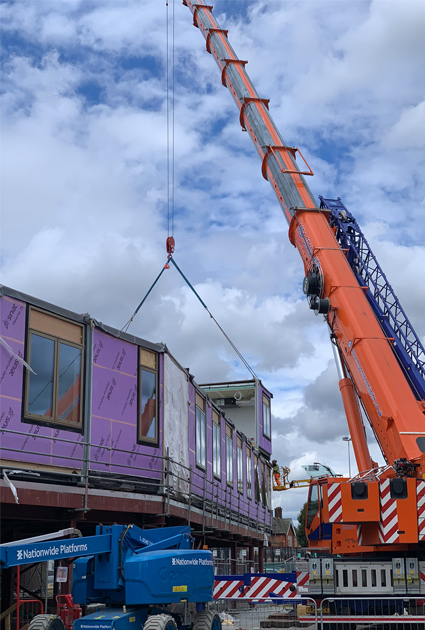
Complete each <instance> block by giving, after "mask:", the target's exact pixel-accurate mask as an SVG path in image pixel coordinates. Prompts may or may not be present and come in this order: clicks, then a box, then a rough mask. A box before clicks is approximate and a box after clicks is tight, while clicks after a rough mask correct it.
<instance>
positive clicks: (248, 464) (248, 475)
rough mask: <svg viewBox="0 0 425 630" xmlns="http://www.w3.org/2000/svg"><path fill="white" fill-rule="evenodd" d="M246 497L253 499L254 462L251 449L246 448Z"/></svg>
mask: <svg viewBox="0 0 425 630" xmlns="http://www.w3.org/2000/svg"><path fill="white" fill-rule="evenodd" d="M246 495H247V497H248V499H252V460H251V449H250V448H248V446H247V447H246Z"/></svg>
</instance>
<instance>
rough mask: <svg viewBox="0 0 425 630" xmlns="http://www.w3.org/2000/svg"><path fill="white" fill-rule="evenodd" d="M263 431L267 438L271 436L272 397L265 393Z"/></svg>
mask: <svg viewBox="0 0 425 630" xmlns="http://www.w3.org/2000/svg"><path fill="white" fill-rule="evenodd" d="M263 433H264V436H265V437H267V438H269V439H270V438H271V435H272V430H271V419H270V398H269V397H268V396H266V395H265V394H263Z"/></svg>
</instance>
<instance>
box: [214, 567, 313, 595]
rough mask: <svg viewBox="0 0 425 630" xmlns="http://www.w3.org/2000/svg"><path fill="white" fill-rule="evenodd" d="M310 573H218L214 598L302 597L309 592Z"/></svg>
mask: <svg viewBox="0 0 425 630" xmlns="http://www.w3.org/2000/svg"><path fill="white" fill-rule="evenodd" d="M308 578H309V574H308V573H307V572H298V573H296V572H292V573H245V574H244V575H216V577H215V582H214V595H213V596H214V599H220V600H223V599H228V600H238V601H240V600H245V601H251V602H252V601H277V600H281V599H295V598H297V597H298V598H300V597H301V596H303V595H304V593H305V595H306V596H308V593H307V583H308Z"/></svg>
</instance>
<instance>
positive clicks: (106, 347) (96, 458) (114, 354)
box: [90, 329, 162, 479]
mask: <svg viewBox="0 0 425 630" xmlns="http://www.w3.org/2000/svg"><path fill="white" fill-rule="evenodd" d="M90 441H91V443H92V444H93V446H92V448H91V454H90V459H91V460H92V463H91V465H90V467H91V469H92V470H98V471H104V472H113V473H118V474H123V475H131V474H133V475H134V474H137V475H138V476H144V477H153V478H157V479H159V478H160V477H161V475H160V474H158V473H159V471H161V468H162V460H161V459H159V458H158V455H160V454H161V444H160V447H159V448H154V447H152V446H145V445H142V444H138V443H137V346H134V345H132V344H131V343H129V342H127V341H124V340H122V339H118V338H116V337H112V336H111V335H108V334H106V333H105V332H103V331H101V330H99V329H95V331H94V335H93V391H92V417H91V440H90ZM111 449H112V450H111ZM115 449H119V450H115ZM121 451H124V452H121ZM141 469H142V470H141Z"/></svg>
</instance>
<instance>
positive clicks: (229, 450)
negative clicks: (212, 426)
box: [226, 422, 234, 488]
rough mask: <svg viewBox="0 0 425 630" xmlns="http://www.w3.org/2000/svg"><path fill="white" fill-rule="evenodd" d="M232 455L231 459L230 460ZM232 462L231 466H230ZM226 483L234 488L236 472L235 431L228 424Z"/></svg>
mask: <svg viewBox="0 0 425 630" xmlns="http://www.w3.org/2000/svg"><path fill="white" fill-rule="evenodd" d="M229 454H230V458H229ZM229 461H230V466H229ZM226 483H227V485H228V486H231V487H232V488H233V483H234V471H233V429H232V427H231V426H230V425H229V424H227V422H226Z"/></svg>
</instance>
